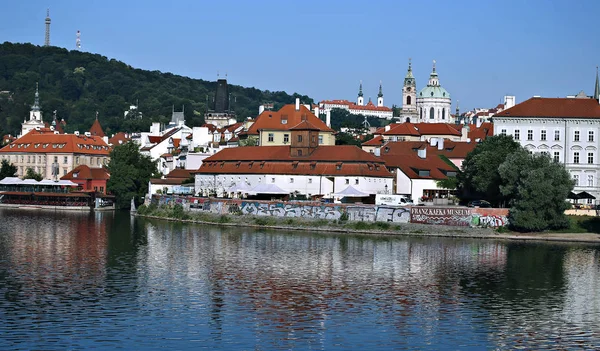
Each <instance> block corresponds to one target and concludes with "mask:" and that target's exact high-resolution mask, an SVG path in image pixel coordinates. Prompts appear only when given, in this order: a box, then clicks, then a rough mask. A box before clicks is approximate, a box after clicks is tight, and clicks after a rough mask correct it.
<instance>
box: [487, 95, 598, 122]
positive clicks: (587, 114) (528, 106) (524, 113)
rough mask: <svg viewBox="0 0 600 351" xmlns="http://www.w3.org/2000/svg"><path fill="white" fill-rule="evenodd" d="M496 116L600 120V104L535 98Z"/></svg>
mask: <svg viewBox="0 0 600 351" xmlns="http://www.w3.org/2000/svg"><path fill="white" fill-rule="evenodd" d="M494 116H497V117H525V118H526V117H557V118H560V117H571V118H600V104H599V103H598V100H595V99H573V98H539V97H534V98H531V99H529V100H526V101H523V102H522V103H520V104H517V105H515V106H513V107H511V108H509V109H507V110H504V111H502V112H500V113H497V114H495V115H494Z"/></svg>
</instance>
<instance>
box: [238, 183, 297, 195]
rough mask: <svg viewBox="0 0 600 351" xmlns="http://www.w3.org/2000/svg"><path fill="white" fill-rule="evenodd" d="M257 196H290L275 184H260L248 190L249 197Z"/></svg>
mask: <svg viewBox="0 0 600 351" xmlns="http://www.w3.org/2000/svg"><path fill="white" fill-rule="evenodd" d="M256 194H282V195H283V194H289V192H288V191H286V190H283V189H281V188H280V187H278V186H277V185H275V184H258V185H257V186H255V187H254V188H252V189H250V190H248V195H256Z"/></svg>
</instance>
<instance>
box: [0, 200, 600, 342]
mask: <svg viewBox="0 0 600 351" xmlns="http://www.w3.org/2000/svg"><path fill="white" fill-rule="evenodd" d="M1 215H2V216H3V219H4V223H5V225H4V226H3V227H2V228H0V254H1V255H2V256H1V257H2V258H1V259H0V292H1V293H2V296H4V299H3V300H2V301H1V302H0V314H2V316H3V320H4V322H3V324H2V326H1V327H0V334H1V335H7V337H3V338H4V341H5V344H6V345H8V347H10V348H13V349H19V348H21V349H31V348H41V349H64V348H90V347H100V348H113V347H116V346H119V347H125V348H134V349H153V348H164V347H170V348H175V349H189V348H208V349H331V348H338V349H390V348H393V349H430V350H439V349H506V348H509V349H511V348H520V347H522V348H526V349H540V348H546V347H551V346H552V347H555V346H556V347H559V348H561V347H562V348H576V347H580V346H582V347H585V348H595V347H596V346H598V345H600V343H599V340H600V335H598V334H597V332H596V330H597V328H596V326H597V325H598V320H599V316H600V310H599V306H598V304H599V303H598V295H597V294H596V291H598V289H597V288H598V270H599V268H598V267H599V264H598V249H597V248H596V247H590V246H580V245H545V244H544V245H542V244H527V245H525V244H512V243H505V242H494V241H477V240H442V239H419V238H389V237H387V238H386V237H364V236H363V237H360V236H339V235H321V234H319V233H310V234H307V233H277V232H264V231H254V230H247V229H221V228H215V227H203V226H191V225H182V224H179V223H169V222H160V221H149V220H142V219H135V220H133V221H132V220H130V218H129V216H128V214H119V213H117V214H116V215H112V214H92V215H88V214H85V215H82V214H70V215H63V214H60V215H54V214H43V213H29V212H25V213H23V212H18V211H12V212H10V211H3V212H2V213H1Z"/></svg>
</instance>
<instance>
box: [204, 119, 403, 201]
mask: <svg viewBox="0 0 600 351" xmlns="http://www.w3.org/2000/svg"><path fill="white" fill-rule="evenodd" d="M257 123H258V122H257ZM319 133H320V130H319V129H318V128H316V127H315V126H313V125H311V124H310V123H309V122H307V121H304V122H303V123H302V124H301V125H298V126H297V127H296V128H294V129H293V130H291V136H290V139H291V140H290V144H289V145H280V146H247V147H240V148H236V149H225V150H222V151H221V152H219V153H217V154H215V155H213V156H211V157H208V158H206V159H205V160H204V162H203V163H202V166H201V167H200V168H199V169H198V170H197V171H194V172H192V174H195V190H196V193H198V194H201V195H205V196H209V195H216V196H231V197H238V196H245V194H251V195H256V196H287V195H295V196H299V195H300V196H304V197H306V198H310V199H318V198H328V199H334V198H335V199H337V198H336V197H335V194H336V193H339V192H341V191H344V190H347V189H348V188H349V187H350V186H352V188H353V189H355V190H356V191H359V192H360V193H362V194H365V196H366V197H367V198H372V199H373V201H374V195H375V194H378V193H391V191H392V179H393V175H392V174H391V173H390V172H389V171H388V170H387V169H386V167H385V165H384V164H383V161H382V160H380V159H378V158H376V157H375V156H373V155H371V154H369V153H367V152H364V151H362V150H361V149H359V148H357V147H356V146H348V145H344V146H341V145H339V146H335V145H319V138H318V136H319Z"/></svg>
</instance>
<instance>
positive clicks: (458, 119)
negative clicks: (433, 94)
mask: <svg viewBox="0 0 600 351" xmlns="http://www.w3.org/2000/svg"><path fill="white" fill-rule="evenodd" d="M454 123H455V124H459V123H460V109H459V108H458V100H456V112H455V113H454Z"/></svg>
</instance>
